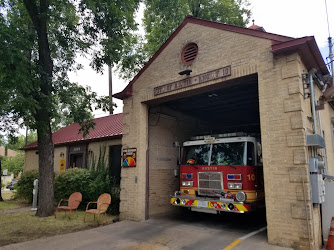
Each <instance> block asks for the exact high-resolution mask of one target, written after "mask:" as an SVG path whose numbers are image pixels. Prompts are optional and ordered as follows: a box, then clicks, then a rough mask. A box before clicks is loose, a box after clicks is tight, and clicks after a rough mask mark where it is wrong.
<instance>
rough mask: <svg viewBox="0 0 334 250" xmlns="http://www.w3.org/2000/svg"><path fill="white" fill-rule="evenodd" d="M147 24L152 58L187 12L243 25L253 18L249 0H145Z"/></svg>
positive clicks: (147, 49)
mask: <svg viewBox="0 0 334 250" xmlns="http://www.w3.org/2000/svg"><path fill="white" fill-rule="evenodd" d="M144 3H145V5H146V9H145V12H144V19H143V21H144V26H145V32H146V35H145V36H146V39H147V43H146V44H145V46H144V50H145V51H146V52H147V54H148V55H149V57H151V56H153V54H154V53H155V52H156V51H157V50H158V49H159V48H160V46H161V45H162V44H163V43H164V42H165V41H166V40H167V38H168V37H169V36H170V35H171V34H172V33H173V32H174V30H175V29H176V28H177V27H178V26H179V25H180V24H181V23H182V21H183V20H184V18H185V17H186V15H188V14H190V15H192V16H194V17H197V18H201V19H206V20H210V21H215V22H220V23H226V24H231V25H237V26H241V27H244V26H245V25H246V24H247V22H248V20H249V17H250V10H248V9H247V8H248V6H249V3H248V0H218V1H217V0H168V1H166V0H145V1H144Z"/></svg>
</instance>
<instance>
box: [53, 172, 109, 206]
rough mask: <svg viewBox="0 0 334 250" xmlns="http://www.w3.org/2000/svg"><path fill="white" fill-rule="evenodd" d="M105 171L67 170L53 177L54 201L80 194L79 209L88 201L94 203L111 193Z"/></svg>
mask: <svg viewBox="0 0 334 250" xmlns="http://www.w3.org/2000/svg"><path fill="white" fill-rule="evenodd" d="M106 172H107V171H101V172H96V171H89V170H87V169H68V170H66V171H65V172H62V173H60V174H58V175H57V176H56V177H55V186H54V192H55V200H56V201H57V202H58V201H59V200H61V199H67V198H68V197H69V196H70V195H71V194H72V193H74V192H80V193H81V194H82V203H81V205H80V207H81V208H85V206H86V204H87V203H88V202H90V201H96V200H97V198H98V197H99V196H100V195H101V194H103V193H109V194H110V193H111V186H112V184H113V183H112V182H111V181H110V178H109V176H108V175H107V173H106Z"/></svg>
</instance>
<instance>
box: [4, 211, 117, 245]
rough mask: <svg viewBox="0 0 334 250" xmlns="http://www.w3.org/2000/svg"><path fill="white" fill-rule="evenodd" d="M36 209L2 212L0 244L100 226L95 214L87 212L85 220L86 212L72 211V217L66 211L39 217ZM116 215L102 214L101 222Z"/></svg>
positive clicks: (108, 220) (109, 221) (110, 220)
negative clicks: (55, 215) (84, 220)
mask: <svg viewBox="0 0 334 250" xmlns="http://www.w3.org/2000/svg"><path fill="white" fill-rule="evenodd" d="M35 213H36V212H34V211H28V212H17V213H10V214H0V228H1V230H0V246H4V245H8V244H13V243H17V242H23V241H28V240H33V239H38V238H42V237H47V236H54V235H58V234H66V233H69V232H75V231H80V230H84V229H89V228H93V227H97V226H99V225H98V224H97V222H96V221H93V218H94V217H93V215H91V214H87V218H86V223H84V222H83V217H84V212H83V211H78V212H72V215H71V219H70V220H69V219H68V217H67V216H66V217H65V216H64V214H65V213H64V212H63V211H61V212H59V213H57V218H54V216H50V217H47V218H39V217H36V216H35ZM114 218H116V216H109V215H107V216H104V215H103V216H101V218H100V222H101V223H104V222H105V223H106V224H110V223H112V220H113V219H114Z"/></svg>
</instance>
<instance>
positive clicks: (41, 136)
mask: <svg viewBox="0 0 334 250" xmlns="http://www.w3.org/2000/svg"><path fill="white" fill-rule="evenodd" d="M43 111H44V113H46V114H47V111H45V110H42V111H41V112H43ZM40 115H41V116H42V114H40ZM45 119H46V120H47V119H49V117H47V115H46V116H45ZM45 123H47V121H45ZM37 134H38V156H39V161H38V164H39V179H38V208H37V212H36V216H39V217H47V216H51V215H53V214H54V189H53V184H54V167H53V159H54V151H53V142H52V133H51V126H50V122H49V127H48V129H47V131H46V130H45V129H43V128H42V129H37Z"/></svg>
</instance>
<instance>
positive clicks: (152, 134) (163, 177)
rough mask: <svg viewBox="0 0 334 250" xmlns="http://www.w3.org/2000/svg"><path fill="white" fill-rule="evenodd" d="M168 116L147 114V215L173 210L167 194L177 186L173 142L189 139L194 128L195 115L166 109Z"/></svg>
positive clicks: (176, 151) (175, 155)
mask: <svg viewBox="0 0 334 250" xmlns="http://www.w3.org/2000/svg"><path fill="white" fill-rule="evenodd" d="M163 112H164V114H169V115H170V117H168V116H163V115H160V114H151V113H150V119H149V121H150V122H149V148H150V155H149V215H154V214H161V213H168V212H175V211H176V208H175V207H173V206H171V205H170V203H169V197H170V195H172V194H174V192H175V191H177V190H179V189H180V176H179V174H176V175H175V173H174V170H176V171H179V166H178V164H177V161H178V155H179V148H178V147H173V146H172V144H173V142H175V141H177V142H180V143H182V142H184V141H186V140H189V138H190V135H191V134H192V132H193V131H195V130H196V126H195V125H194V124H196V122H195V119H193V118H191V117H187V116H186V115H184V114H180V113H178V112H166V111H163Z"/></svg>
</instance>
